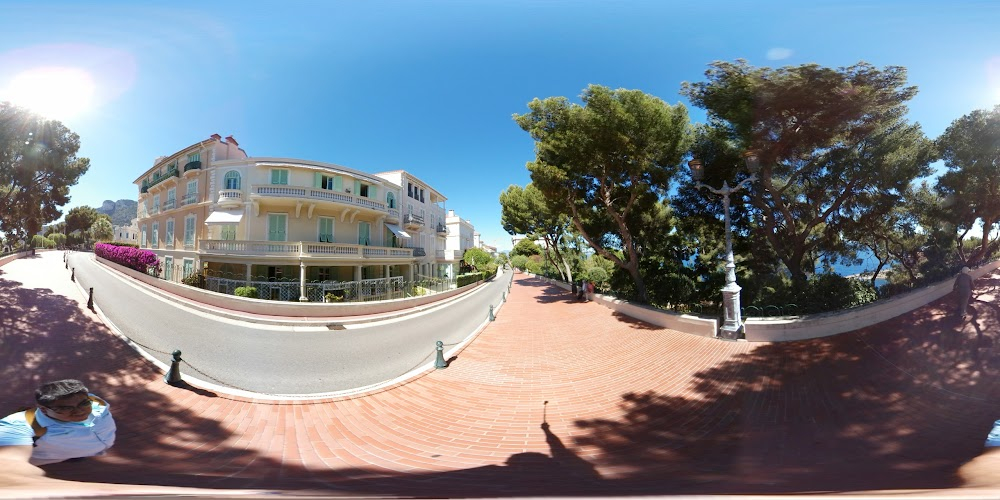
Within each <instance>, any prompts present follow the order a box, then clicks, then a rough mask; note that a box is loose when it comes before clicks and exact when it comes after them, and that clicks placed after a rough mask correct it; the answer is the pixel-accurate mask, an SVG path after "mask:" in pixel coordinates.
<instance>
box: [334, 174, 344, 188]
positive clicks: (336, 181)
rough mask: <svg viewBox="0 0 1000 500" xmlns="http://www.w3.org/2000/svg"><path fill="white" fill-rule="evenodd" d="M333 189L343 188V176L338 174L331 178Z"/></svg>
mask: <svg viewBox="0 0 1000 500" xmlns="http://www.w3.org/2000/svg"><path fill="white" fill-rule="evenodd" d="M333 189H336V190H337V191H343V190H344V179H343V177H341V176H339V175H338V176H336V177H334V178H333Z"/></svg>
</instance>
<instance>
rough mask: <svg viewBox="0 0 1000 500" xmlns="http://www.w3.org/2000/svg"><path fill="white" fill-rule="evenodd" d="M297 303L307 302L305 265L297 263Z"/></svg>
mask: <svg viewBox="0 0 1000 500" xmlns="http://www.w3.org/2000/svg"><path fill="white" fill-rule="evenodd" d="M299 302H309V297H306V263H305V262H299Z"/></svg>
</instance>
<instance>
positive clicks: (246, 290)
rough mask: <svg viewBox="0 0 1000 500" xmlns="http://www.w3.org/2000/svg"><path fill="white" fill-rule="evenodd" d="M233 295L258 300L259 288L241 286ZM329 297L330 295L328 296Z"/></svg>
mask: <svg viewBox="0 0 1000 500" xmlns="http://www.w3.org/2000/svg"><path fill="white" fill-rule="evenodd" d="M233 294H235V295H236V296H237V297H246V298H249V299H256V298H257V287H253V286H241V287H238V288H236V290H233ZM328 295H329V294H328Z"/></svg>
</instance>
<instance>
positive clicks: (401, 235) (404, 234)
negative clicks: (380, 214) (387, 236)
mask: <svg viewBox="0 0 1000 500" xmlns="http://www.w3.org/2000/svg"><path fill="white" fill-rule="evenodd" d="M385 227H387V228H389V230H390V231H392V234H395V235H396V237H397V238H409V237H410V233H407V232H406V231H403V230H402V229H400V228H399V226H397V225H395V224H386V225H385Z"/></svg>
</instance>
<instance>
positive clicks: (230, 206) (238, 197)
mask: <svg viewBox="0 0 1000 500" xmlns="http://www.w3.org/2000/svg"><path fill="white" fill-rule="evenodd" d="M135 184H136V186H137V187H138V188H139V200H138V201H139V210H138V211H139V219H138V222H137V224H138V227H139V245H140V247H141V248H148V249H151V250H153V251H155V252H156V253H157V255H159V256H160V258H161V260H162V262H163V265H164V275H163V277H164V278H165V279H168V280H173V281H179V280H181V279H182V278H183V277H186V276H189V275H191V274H193V273H195V271H198V270H201V271H204V273H205V275H206V276H208V277H211V278H212V279H214V280H216V281H214V282H213V283H214V284H212V286H210V287H209V288H210V289H214V288H220V289H219V290H218V291H226V292H230V293H231V292H232V290H231V287H230V285H228V284H227V283H228V281H227V280H232V281H234V282H235V281H240V282H246V281H255V282H285V283H286V285H287V282H289V281H296V282H298V283H299V284H300V285H301V286H300V287H299V288H298V290H292V288H290V287H289V286H284V287H275V288H274V289H269V290H266V291H264V293H263V297H262V298H274V299H280V300H296V299H297V300H312V301H315V300H322V296H323V294H324V293H325V292H326V291H328V289H327V288H319V287H318V285H316V286H314V285H308V284H314V283H335V282H362V281H366V280H378V279H382V280H384V279H387V278H398V280H414V279H419V278H421V277H441V276H445V275H448V276H449V277H452V278H453V277H454V274H453V273H452V274H448V272H449V271H450V270H451V269H452V266H453V265H456V264H457V259H461V254H458V255H457V259H455V256H454V255H451V254H446V253H445V252H443V251H444V250H445V249H446V244H447V235H448V232H447V228H446V226H445V216H444V213H445V208H444V203H445V201H446V198H445V197H444V196H443V195H441V194H440V193H438V192H437V191H436V190H434V189H433V188H431V187H430V186H429V185H428V184H427V183H425V182H423V181H421V180H420V179H418V178H417V177H415V176H413V175H412V174H409V173H407V172H406V171H402V170H398V171H392V172H384V173H379V174H367V173H364V172H360V171H357V170H354V169H350V168H347V167H343V166H340V165H334V164H330V163H322V162H315V161H307V160H298V159H291V158H269V157H250V156H248V155H247V154H246V152H245V151H244V150H243V149H241V148H240V147H239V144H238V143H237V142H236V141H235V140H234V139H233V138H232V137H231V136H230V137H226V138H225V139H223V138H222V137H220V136H219V135H217V134H216V135H213V136H212V137H210V138H209V139H206V140H205V141H201V142H199V143H196V144H193V145H191V146H188V147H187V148H185V149H182V150H180V151H178V152H176V153H174V154H172V155H170V156H168V157H162V158H158V159H157V160H156V162H155V163H154V165H153V167H152V168H150V169H149V170H147V171H145V172H144V173H143V174H142V175H141V176H139V177H138V178H137V179H136V180H135ZM439 250H440V251H441V252H439ZM449 257H450V258H449ZM455 267H457V265H456V266H455ZM220 280H221V281H220ZM220 283H221V284H220ZM307 285H308V286H307ZM331 286H332V285H331ZM379 286H381V285H379ZM293 295H294V296H293Z"/></svg>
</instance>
